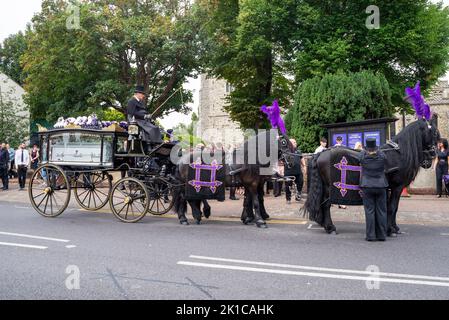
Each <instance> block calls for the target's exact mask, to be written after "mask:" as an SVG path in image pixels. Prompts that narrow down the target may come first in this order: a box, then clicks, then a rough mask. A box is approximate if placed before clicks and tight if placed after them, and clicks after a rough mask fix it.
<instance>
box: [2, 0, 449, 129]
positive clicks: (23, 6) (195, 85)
mask: <svg viewBox="0 0 449 320" xmlns="http://www.w3.org/2000/svg"><path fill="white" fill-rule="evenodd" d="M41 2H42V1H41V0H1V1H0V42H2V41H3V40H4V39H5V38H6V37H8V35H10V34H13V33H17V32H19V31H20V30H22V31H23V30H25V28H26V25H27V23H29V22H30V21H31V18H32V17H33V15H34V13H36V12H39V11H40V5H41ZM433 2H438V1H436V0H435V1H433ZM443 2H444V4H445V5H447V6H449V0H444V1H443ZM445 78H446V79H449V73H448V74H447V75H446V77H445ZM184 87H185V88H188V89H190V90H193V95H194V103H192V104H191V105H190V107H191V108H192V110H193V111H198V104H199V89H200V81H199V78H198V79H189V81H188V82H187V83H186V84H185V85H184ZM160 121H161V123H162V125H163V126H164V127H165V128H166V129H169V128H170V127H174V126H175V125H177V124H178V123H189V122H190V115H182V114H179V113H176V114H175V113H172V114H171V115H169V116H167V117H165V118H164V119H161V120H160Z"/></svg>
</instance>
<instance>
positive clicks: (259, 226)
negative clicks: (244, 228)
mask: <svg viewBox="0 0 449 320" xmlns="http://www.w3.org/2000/svg"><path fill="white" fill-rule="evenodd" d="M256 225H257V227H258V228H261V229H267V228H268V226H267V224H266V223H256Z"/></svg>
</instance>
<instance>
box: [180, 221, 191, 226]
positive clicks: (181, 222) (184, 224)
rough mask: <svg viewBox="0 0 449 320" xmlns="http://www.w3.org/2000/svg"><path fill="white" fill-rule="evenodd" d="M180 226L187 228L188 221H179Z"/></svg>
mask: <svg viewBox="0 0 449 320" xmlns="http://www.w3.org/2000/svg"><path fill="white" fill-rule="evenodd" d="M179 223H180V224H181V225H183V226H188V225H189V222H188V221H180V222H179Z"/></svg>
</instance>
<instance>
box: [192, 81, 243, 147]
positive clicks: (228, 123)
mask: <svg viewBox="0 0 449 320" xmlns="http://www.w3.org/2000/svg"><path fill="white" fill-rule="evenodd" d="M231 90H232V88H231V86H230V85H229V84H228V83H227V82H226V81H224V80H221V79H215V78H210V77H207V76H206V75H204V74H203V75H201V88H200V93H199V95H200V102H199V108H198V117H199V124H198V128H197V135H198V136H199V137H201V138H202V139H203V140H205V141H207V142H214V143H217V142H221V143H223V144H224V145H226V146H227V145H238V144H239V143H241V142H242V141H243V133H242V131H241V130H240V129H239V126H238V124H237V123H235V122H233V121H232V120H231V119H230V118H229V115H228V113H226V111H224V110H223V106H224V105H225V103H226V101H225V99H226V97H227V95H228V94H229V93H230V92H231Z"/></svg>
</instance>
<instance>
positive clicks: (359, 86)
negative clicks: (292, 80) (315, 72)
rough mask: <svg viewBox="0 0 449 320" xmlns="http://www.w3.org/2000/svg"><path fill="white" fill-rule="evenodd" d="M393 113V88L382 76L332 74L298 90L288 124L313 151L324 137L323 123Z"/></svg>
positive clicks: (298, 138) (308, 150)
mask: <svg viewBox="0 0 449 320" xmlns="http://www.w3.org/2000/svg"><path fill="white" fill-rule="evenodd" d="M393 113H394V107H393V104H392V101H391V90H390V86H389V84H388V81H387V80H386V79H385V77H384V76H383V75H382V74H374V73H372V72H370V71H362V72H358V73H349V74H343V73H337V74H328V75H325V76H323V77H319V76H317V77H314V78H312V79H308V80H306V81H304V82H303V83H302V84H301V85H300V86H299V87H298V91H297V93H296V96H295V104H294V106H293V108H291V109H290V110H289V112H288V114H287V117H286V118H287V119H286V120H288V121H286V125H287V130H288V132H289V134H290V136H292V137H295V138H296V139H297V140H298V141H299V145H300V147H301V150H304V151H306V152H312V151H313V150H314V149H315V148H316V146H317V143H318V141H319V139H320V137H321V136H323V135H324V129H323V128H321V127H320V125H322V124H326V123H337V122H350V121H357V120H363V119H376V118H381V117H387V116H392V115H393Z"/></svg>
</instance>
